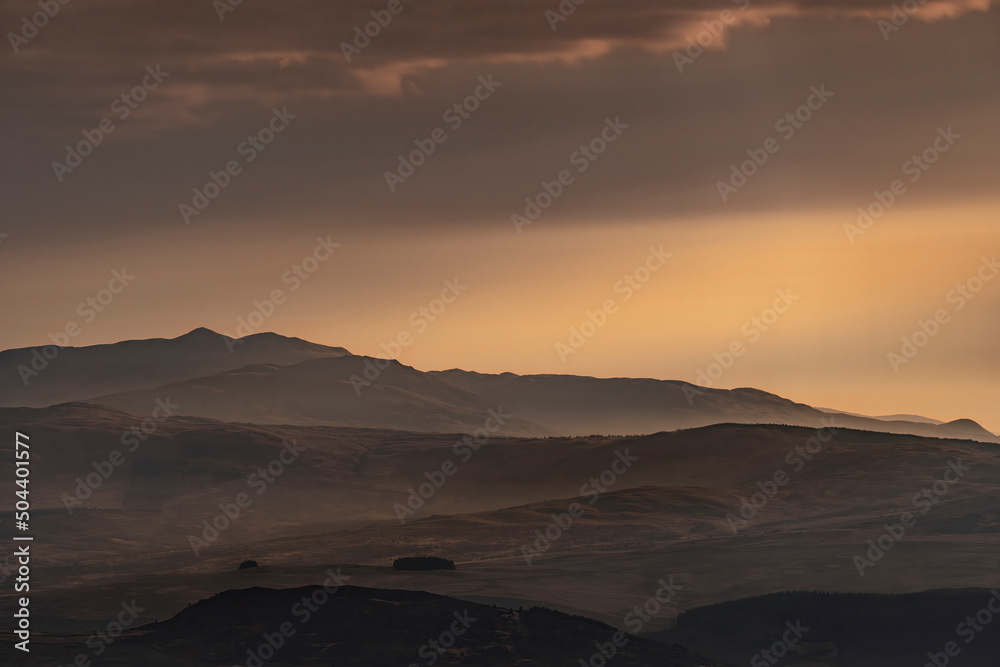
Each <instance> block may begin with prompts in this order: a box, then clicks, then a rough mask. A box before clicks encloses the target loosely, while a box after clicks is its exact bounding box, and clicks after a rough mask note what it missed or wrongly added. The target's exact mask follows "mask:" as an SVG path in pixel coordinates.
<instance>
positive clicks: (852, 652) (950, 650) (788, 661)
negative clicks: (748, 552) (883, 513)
mask: <svg viewBox="0 0 1000 667" xmlns="http://www.w3.org/2000/svg"><path fill="white" fill-rule="evenodd" d="M789 623H791V624H792V626H795V625H800V626H801V627H802V628H808V632H806V633H805V634H804V636H803V637H802V639H801V640H797V641H796V642H795V644H794V645H793V646H790V647H789V650H788V652H787V655H782V656H781V664H784V665H789V667H792V666H798V665H803V666H804V665H809V666H810V667H896V666H897V665H898V666H900V667H903V666H909V665H913V666H914V667H919V666H920V665H925V664H930V665H936V666H937V667H945V665H948V666H949V667H987V666H988V665H998V664H1000V591H998V590H997V589H993V590H986V589H965V590H939V591H927V592H923V593H911V594H906V595H860V594H850V593H849V594H843V593H840V594H834V593H805V592H794V593H777V594H773V595H763V596H756V597H752V598H745V599H742V600H734V601H731V602H725V603H722V604H717V605H711V606H708V607H700V608H697V609H692V610H689V611H686V612H684V613H682V614H681V615H680V617H679V618H678V628H677V630H676V631H670V632H659V633H655V634H648V635H646V636H647V637H650V638H655V639H658V640H661V641H666V642H674V641H683V642H684V644H685V645H687V646H690V647H692V648H694V649H695V650H698V651H700V652H702V653H704V654H706V655H709V656H711V657H712V658H714V659H717V660H728V661H732V662H736V663H737V664H746V663H747V661H748V660H751V656H754V655H756V654H758V653H759V652H760V651H762V650H767V649H768V648H769V647H771V646H773V644H774V643H775V642H776V641H782V640H783V639H784V635H785V634H786V631H787V630H788V625H787V624H789ZM719 637H725V638H726V641H724V642H720V641H718V638H719ZM793 638H794V637H793ZM784 653H785V651H784V650H783V649H782V648H779V649H778V650H777V651H775V652H774V653H773V654H772V655H774V656H775V657H778V654H784ZM761 659H762V661H761V662H759V664H761V665H764V664H771V663H769V662H768V661H767V659H766V657H763V656H762V658H761ZM751 664H758V663H754V662H753V661H752V660H751Z"/></svg>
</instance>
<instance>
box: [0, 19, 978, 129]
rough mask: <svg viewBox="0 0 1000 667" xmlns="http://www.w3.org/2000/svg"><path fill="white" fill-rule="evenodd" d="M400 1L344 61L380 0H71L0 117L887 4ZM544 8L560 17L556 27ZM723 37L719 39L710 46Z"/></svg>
mask: <svg viewBox="0 0 1000 667" xmlns="http://www.w3.org/2000/svg"><path fill="white" fill-rule="evenodd" d="M224 1H225V0H220V2H224ZM400 2H401V5H400V6H401V8H402V9H401V11H400V12H399V13H398V14H396V15H395V16H393V17H392V20H391V22H389V24H388V25H386V26H385V27H381V28H380V32H379V34H378V35H377V36H376V37H374V38H372V39H371V43H370V44H369V45H368V46H366V47H365V48H363V49H361V50H360V51H361V52H360V53H354V54H353V55H352V58H351V62H350V63H348V62H347V59H346V58H345V56H344V53H343V48H344V46H343V45H344V44H345V43H347V44H349V43H351V42H352V41H353V40H354V38H355V30H356V29H361V30H363V29H364V27H365V25H366V24H368V23H370V22H372V21H373V20H374V19H373V16H372V12H373V11H375V12H382V11H384V7H385V5H384V4H382V3H374V4H373V3H360V2H332V3H326V2H315V1H307V0H285V1H283V2H281V3H263V2H257V3H254V2H249V1H247V2H243V3H242V4H240V5H238V6H236V7H234V8H233V11H231V12H226V13H224V14H223V19H224V20H220V18H219V16H218V14H217V12H216V9H215V8H214V7H213V3H211V2H208V1H207V0H206V1H205V2H193V3H192V2H183V3H179V2H173V1H171V0H153V1H148V0H145V1H141V0H92V1H88V2H86V3H83V2H76V3H70V4H68V5H65V6H63V8H62V9H61V11H60V13H59V14H58V15H57V16H55V17H53V18H52V19H50V20H49V22H48V24H47V25H46V26H44V27H43V28H42V29H41V30H39V34H38V35H37V36H36V37H34V38H32V39H31V40H30V43H29V44H27V45H23V46H21V48H20V53H19V54H17V55H15V54H13V53H12V51H8V52H7V54H6V55H5V56H4V57H3V58H2V60H0V76H2V77H3V78H4V81H5V91H8V93H9V94H8V95H7V96H6V99H7V100H8V101H7V102H6V104H5V106H6V111H8V112H12V113H13V114H14V115H15V116H16V115H23V116H34V117H35V118H42V117H45V116H46V115H51V116H53V117H54V118H53V121H54V122H55V123H56V124H57V125H58V124H59V120H58V117H59V116H60V115H61V114H60V113H59V112H56V113H52V111H51V106H52V105H55V104H60V105H63V106H64V107H70V108H72V109H74V110H82V109H89V110H91V111H92V112H96V111H97V110H98V109H100V108H101V107H103V106H104V105H106V103H107V100H108V99H111V98H113V97H114V96H116V95H117V94H119V93H120V92H121V90H122V87H123V86H127V85H130V84H129V83H128V82H129V80H130V77H132V76H135V74H136V73H137V72H141V70H142V69H143V67H145V65H147V64H152V63H163V64H164V66H165V67H168V68H171V71H172V72H175V78H174V80H173V81H172V85H173V86H174V87H175V90H174V91H173V92H172V93H168V94H169V95H170V96H171V101H170V104H169V105H168V106H169V115H167V116H163V115H160V116H158V117H157V121H156V125H157V127H158V129H160V130H165V129H168V128H169V126H170V125H171V124H172V125H174V126H175V127H176V128H179V129H183V128H187V127H190V126H191V125H194V124H206V125H210V124H212V123H213V122H216V121H217V120H218V118H219V117H220V116H222V115H224V113H219V111H218V109H217V108H216V107H218V105H227V104H234V103H246V102H249V103H254V102H262V104H264V105H266V104H267V103H268V101H269V100H271V99H272V98H275V97H282V96H288V95H290V94H294V95H296V96H298V97H300V98H309V97H315V98H320V99H323V98H330V97H336V96H372V95H376V96H405V95H408V94H419V87H418V86H416V85H415V84H414V82H413V80H412V79H413V77H414V76H415V75H419V74H421V73H426V72H428V71H431V70H435V69H442V68H448V67H450V66H465V65H469V64H475V63H482V64H483V65H484V66H485V65H489V64H499V63H523V64H526V65H538V66H545V65H550V64H554V63H559V64H566V63H579V62H583V61H587V60H593V59H597V58H601V57H605V56H607V55H608V54H610V53H613V52H615V51H619V50H626V49H637V48H638V49H643V50H648V51H652V52H654V53H662V54H665V55H666V54H669V53H670V52H671V51H673V50H674V49H678V48H683V47H684V46H685V45H686V44H687V43H689V40H690V39H691V38H692V36H693V35H695V34H697V32H698V31H701V30H703V29H704V26H703V22H704V21H712V20H714V19H717V18H718V17H719V15H720V12H722V11H724V10H728V11H731V12H733V14H734V18H733V20H732V21H731V22H730V25H729V26H728V27H727V30H730V29H732V28H734V27H735V28H740V27H746V26H755V27H760V26H766V25H768V23H769V22H770V21H771V20H772V19H774V18H776V17H788V16H792V17H823V18H836V17H865V18H868V19H872V20H874V19H876V18H878V17H884V16H888V15H890V14H891V12H892V7H891V6H888V5H887V4H886V3H885V2H883V1H878V2H876V1H874V0H870V1H869V0H848V1H847V2H843V1H841V0H837V1H834V0H794V1H788V0H762V1H755V0H709V1H708V2H705V1H704V0H672V1H669V2H656V3H650V2H646V1H640V0H587V2H585V3H583V4H581V5H576V4H574V3H573V2H572V0H563V2H562V3H560V2H558V1H556V0H548V1H539V0H458V1H456V2H449V3H437V2H412V1H410V0H400ZM913 2H916V0H913ZM990 5H991V0H927V1H926V2H925V3H924V4H922V5H921V6H920V9H919V10H918V11H917V13H916V16H917V17H918V18H921V19H925V20H938V19H946V18H953V17H956V16H960V15H962V14H964V13H967V12H971V11H986V10H988V9H989V7H990ZM561 8H562V11H563V13H562V14H560V13H559V12H560V9H561ZM37 9H38V7H37V5H36V3H35V2H33V1H30V0H23V1H17V2H6V3H4V4H3V7H2V9H0V26H6V27H7V29H8V30H11V31H17V30H18V29H19V26H20V24H21V20H22V17H23V16H27V15H31V14H32V13H34V12H36V11H37ZM570 9H572V14H570V13H569V10H570ZM547 13H548V14H547ZM387 15H388V14H385V13H383V14H382V16H383V17H385V16H387ZM553 16H557V17H560V18H564V19H565V20H560V21H559V22H558V23H554V22H553V20H552V17H553ZM383 20H384V19H383ZM553 25H554V26H555V29H553ZM373 27H374V26H373ZM372 32H374V30H373V31H372ZM359 43H363V42H359ZM725 43H726V35H725V34H723V35H721V36H720V38H719V39H718V40H717V41H716V43H715V44H713V48H724V45H725ZM181 81H183V86H184V87H183V88H181V84H180V82H181ZM165 90H166V88H165ZM45 107H47V108H45ZM150 117H152V116H151V115H150ZM43 125H44V124H43ZM69 126H70V127H75V124H74V123H69ZM43 131H44V130H43Z"/></svg>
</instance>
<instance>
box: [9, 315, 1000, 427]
mask: <svg viewBox="0 0 1000 667" xmlns="http://www.w3.org/2000/svg"><path fill="white" fill-rule="evenodd" d="M0 368H4V369H6V372H4V373H3V374H2V376H0V407H45V406H51V405H57V404H60V403H68V402H87V403H96V404H100V405H104V406H108V407H115V408H120V409H123V410H127V411H129V412H132V413H135V414H137V415H144V414H149V413H150V412H151V411H152V410H153V409H154V408H155V406H156V404H157V401H158V400H159V401H162V400H166V399H169V400H170V402H171V404H173V405H176V406H177V407H176V412H175V414H178V415H187V416H195V417H205V418H211V419H218V420H221V421H229V422H250V423H256V424H301V425H304V424H314V425H326V426H346V427H369V428H391V429H400V430H407V431H419V432H452V433H472V432H475V430H476V429H480V428H488V429H489V430H490V432H491V434H493V433H495V434H498V435H513V436H532V437H538V436H579V435H587V434H641V433H656V432H659V431H672V430H677V429H683V428H697V427H700V426H707V425H710V424H718V423H774V424H788V425H795V426H809V427H813V428H819V427H821V426H823V425H825V424H828V423H830V420H831V419H833V421H834V422H835V423H836V424H838V425H840V426H844V427H849V428H856V429H864V430H871V431H879V432H888V433H903V434H911V435H922V436H928V437H942V438H967V439H975V440H980V441H985V442H1000V438H998V437H997V436H996V435H995V434H993V433H991V432H989V431H987V430H986V429H984V428H983V427H982V426H980V425H979V424H978V423H976V422H975V421H973V420H971V419H959V420H956V421H952V422H948V423H941V422H939V421H937V420H934V419H930V418H926V417H919V416H913V415H893V416H889V417H868V416H864V415H856V414H852V413H847V412H842V411H836V410H830V409H819V408H813V407H810V406H808V405H805V404H803V403H797V402H794V401H792V400H789V399H786V398H783V397H781V396H777V395H775V394H771V393H768V392H765V391H761V390H759V389H752V388H737V389H713V388H708V387H698V386H695V385H693V384H690V383H687V382H682V381H670V380H656V379H648V378H594V377H581V376H575V375H515V374H513V373H502V374H497V375H490V374H482V373H476V372H472V371H466V370H459V369H452V370H446V371H430V372H425V371H420V370H417V369H415V368H412V367H410V366H406V365H404V364H401V363H399V362H398V361H395V360H387V359H380V358H375V357H368V356H360V355H353V354H351V353H350V352H348V351H347V350H345V349H344V348H340V347H328V346H325V345H319V344H316V343H310V342H308V341H304V340H301V339H299V338H289V337H285V336H280V335H278V334H274V333H260V334H254V335H251V336H247V337H245V338H240V339H232V338H229V337H227V336H223V335H221V334H218V333H215V332H213V331H211V330H209V329H205V328H200V329H196V330H194V331H191V332H190V333H187V334H185V335H183V336H180V337H178V338H173V339H161V338H157V339H149V340H130V341H123V342H120V343H114V344H108V345H95V346H91V347H79V348H76V347H65V348H59V347H55V346H48V347H40V348H21V349H14V350H6V351H4V352H0ZM491 415H502V417H501V418H496V417H491ZM495 422H500V423H499V424H497V423H495Z"/></svg>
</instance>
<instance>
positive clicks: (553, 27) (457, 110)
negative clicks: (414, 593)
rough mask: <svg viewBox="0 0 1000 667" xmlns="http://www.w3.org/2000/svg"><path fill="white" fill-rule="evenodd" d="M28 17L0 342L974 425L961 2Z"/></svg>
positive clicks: (977, 329)
mask: <svg viewBox="0 0 1000 667" xmlns="http://www.w3.org/2000/svg"><path fill="white" fill-rule="evenodd" d="M55 4H58V3H55ZM42 5H45V6H50V12H53V11H54V10H52V9H51V5H49V3H46V2H44V1H43V2H42ZM894 7H895V9H894ZM914 10H915V11H914ZM39 11H41V10H40V9H39V4H38V3H37V2H30V1H29V2H22V1H19V0H18V1H15V0H3V1H2V2H0V28H2V29H3V31H4V32H5V33H6V42H7V44H5V45H3V46H2V47H0V90H2V91H3V95H2V97H0V113H2V114H3V119H4V122H3V123H2V124H0V140H2V145H3V147H4V150H3V152H2V155H0V165H2V170H3V172H2V176H3V183H4V196H3V197H2V201H0V280H2V283H3V285H5V286H6V287H5V288H4V289H3V290H2V291H0V294H2V296H0V306H2V307H3V312H4V319H3V324H2V326H0V348H15V347H31V346H36V345H41V344H44V343H48V342H49V341H50V340H52V339H53V336H54V337H55V338H59V333H60V332H65V331H66V329H67V327H69V328H70V330H71V331H73V332H74V333H75V334H76V335H74V336H72V338H71V339H69V344H71V345H92V344H98V343H107V342H113V341H117V340H123V339H131V338H150V337H174V336H177V335H181V334H183V333H185V332H186V331H189V330H191V329H193V328H196V327H199V326H206V327H209V328H211V329H213V330H216V331H219V332H221V333H226V334H228V335H241V334H243V333H247V332H254V333H256V332H260V331H276V332H278V333H282V334H285V335H290V336H298V337H301V338H305V339H308V340H312V341H315V342H320V343H326V344H330V345H339V346H343V347H346V348H347V349H349V350H350V351H352V352H354V353H356V354H368V355H373V356H387V355H388V356H393V357H396V358H398V359H399V360H400V361H402V362H403V363H406V364H409V365H412V366H415V367H417V368H420V369H424V370H431V369H446V368H454V367H459V368H466V369H470V370H477V371H482V372H503V371H512V372H516V373H572V374H581V375H595V376H602V377H612V376H631V377H653V378H662V379H675V380H686V381H690V382H698V383H699V384H708V383H709V382H710V383H711V386H715V387H722V388H732V387H741V386H753V387H758V388H761V389H764V390H767V391H771V392H774V393H777V394H780V395H782V396H786V397H788V398H791V399H793V400H796V401H799V402H804V403H809V404H811V405H815V406H819V407H827V408H838V409H843V410H848V411H852V412H858V413H865V414H876V415H883V414H895V413H917V414H923V415H926V416H929V417H934V418H937V419H942V420H951V419H956V418H962V417H968V418H973V419H976V420H977V421H979V422H980V423H982V424H983V425H984V426H986V427H987V428H990V429H991V430H993V431H995V432H1000V413H998V411H997V409H996V405H997V404H998V402H1000V385H998V383H997V382H996V378H997V371H998V370H1000V351H998V348H997V346H996V340H997V339H998V335H997V334H998V329H1000V319H998V317H997V312H998V306H1000V279H994V278H995V276H996V275H997V272H998V271H1000V269H998V268H997V267H996V263H995V260H994V259H993V258H994V257H996V255H997V254H998V252H1000V231H998V230H1000V227H998V224H997V221H998V216H997V214H998V212H1000V198H998V194H997V176H998V173H997V160H996V156H997V155H998V154H1000V128H998V126H997V123H996V118H997V117H998V114H997V112H998V110H1000V87H998V83H1000V77H998V73H1000V29H998V28H1000V9H998V6H997V3H995V2H991V0H964V1H962V0H946V1H937V2H935V1H933V0H927V2H925V3H922V4H919V5H918V4H917V3H916V2H915V0H914V1H913V2H910V3H898V4H897V5H895V6H893V5H892V4H891V3H887V2H869V1H867V0H849V1H847V2H843V1H837V2H834V1H833V0H808V1H806V0H784V1H781V2H777V1H755V0H749V1H747V0H739V1H737V2H734V1H732V0H709V1H707V2H706V1H700V2H694V1H693V0H688V1H672V0H664V1H663V2H657V3H650V2H636V1H630V0H616V1H605V0H586V2H583V3H581V4H579V5H576V4H574V3H573V2H572V1H571V0H566V1H565V2H563V3H562V4H560V3H559V2H555V1H547V2H542V1H539V0H513V1H505V2H499V1H495V2H493V1H486V0H455V1H453V2H449V3H434V2H410V1H409V0H400V1H399V2H388V1H387V2H382V1H376V2H342V3H321V2H306V1H303V0H297V1H296V0H291V1H285V2H281V3H276V2H275V3H264V2H260V1H257V2H253V1H250V0H247V1H245V2H242V3H241V4H239V5H233V4H229V3H228V2H227V0H219V1H218V2H214V3H213V2H211V1H209V0H198V1H193V2H176V1H174V2H166V1H157V0H152V1H144V2H138V1H136V0H91V1H89V2H86V3H83V2H68V3H67V4H65V5H59V6H58V11H55V12H54V14H53V15H52V16H43V15H39V16H35V17H34V19H35V21H36V23H37V24H40V25H41V27H37V26H30V23H31V21H32V17H33V15H35V14H36V13H37V12H39ZM373 12H374V14H373ZM373 21H374V22H375V23H373ZM378 21H381V23H378ZM383 24H384V25H383ZM366 28H367V29H368V30H369V36H364V37H362V36H359V35H364V31H365V29H366ZM456 105H457V106H456ZM109 130H110V131H109ZM414 151H420V152H418V153H416V154H415V155H414V154H413V152H414ZM401 156H402V157H401ZM411 156H412V159H411ZM401 161H402V162H404V163H405V164H402V166H401ZM227 168H228V169H229V171H228V172H227ZM213 175H214V176H213ZM213 178H214V181H213ZM196 191H197V192H196ZM209 195H210V196H209ZM535 207H537V208H535ZM859 208H860V209H863V210H864V211H866V215H864V216H862V215H861V214H860V213H859ZM654 267H655V268H654ZM114 271H118V272H119V273H120V274H124V276H125V279H124V281H121V280H118V279H114V280H113V275H114V274H113V272H114ZM122 282H125V283H127V285H125V286H122V284H121V283H122ZM109 283H110V284H111V287H113V288H114V289H115V290H116V291H117V293H112V292H110V291H103V292H102V290H106V289H107V288H108V287H109ZM275 295H277V296H279V297H280V298H278V299H276V300H275V302H274V303H271V300H272V297H274V296H275ZM88 299H96V300H97V306H98V307H99V309H98V307H94V306H93V305H89V306H88V305H87V300H88ZM102 299H103V300H104V301H106V303H101V300H102ZM279 301H280V303H279ZM80 304H84V305H83V306H81V305H80ZM421 309H423V311H421ZM779 311H781V312H779ZM754 318H757V319H756V320H755V319H754ZM244 322H246V324H243V323H244ZM251 323H252V324H251ZM74 325H75V326H74ZM574 332H576V333H574ZM401 337H402V339H403V340H405V341H407V344H404V345H398V347H397V346H395V345H394V344H393V343H394V341H399V340H400V338H401ZM734 350H736V351H737V352H738V354H733V351H734ZM730 355H732V356H730ZM713 364H715V366H713Z"/></svg>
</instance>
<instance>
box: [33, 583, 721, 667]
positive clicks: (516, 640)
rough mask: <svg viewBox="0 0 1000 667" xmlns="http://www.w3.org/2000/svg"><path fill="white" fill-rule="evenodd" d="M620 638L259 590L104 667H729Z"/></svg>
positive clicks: (129, 648)
mask: <svg viewBox="0 0 1000 667" xmlns="http://www.w3.org/2000/svg"><path fill="white" fill-rule="evenodd" d="M328 591H330V592H328ZM616 632H617V631H616V630H615V629H614V628H612V627H610V626H607V625H604V624H603V623H599V622H597V621H593V620H590V619H587V618H583V617H579V616H569V615H567V614H563V613H560V612H556V611H551V610H548V609H541V608H532V609H525V610H509V609H503V608H498V607H492V606H486V605H480V604H474V603H471V602H464V601H462V600H456V599H454V598H448V597H444V596H440V595H432V594H430V593H424V592H420V591H398V590H380V589H372V588H360V587H356V586H341V587H339V588H329V589H328V588H326V587H324V586H306V587H303V588H292V589H284V590H274V589H268V588H249V589H243V590H230V591H226V592H224V593H220V594H218V595H216V596H214V597H212V598H210V599H208V600H203V601H201V602H199V603H197V604H195V605H192V606H191V607H188V608H187V609H185V610H184V611H182V612H181V613H179V614H177V616H175V617H174V618H172V619H170V620H167V621H164V622H160V623H154V624H151V625H146V626H143V627H140V628H137V629H136V630H133V631H131V632H129V633H127V634H126V635H124V636H123V637H122V638H120V639H119V640H118V641H116V642H114V643H113V644H112V645H110V646H108V647H107V649H106V651H105V652H104V653H103V655H102V656H101V659H100V664H102V665H109V666H110V665H130V666H135V665H144V666H146V667H159V666H165V665H181V664H183V665H191V666H195V667H198V666H208V665H213V666H214V665H225V666H227V667H228V666H230V665H249V666H253V665H258V666H259V665H261V664H266V665H269V666H270V667H281V666H285V665H296V666H313V665H317V666H318V665H324V666H329V665H338V666H345V667H346V666H349V665H357V666H359V667H389V666H392V667H398V666H399V665H412V664H417V665H431V664H434V665H468V666H477V665H483V666H486V665H490V666H493V665H496V666H500V665H518V666H519V667H531V666H535V665H537V666H539V667H542V666H545V667H561V666H565V667H577V666H578V665H579V664H580V660H581V659H583V660H584V661H585V662H586V663H589V662H590V660H591V656H593V655H594V654H595V652H597V651H598V650H599V648H598V647H596V646H595V642H598V643H600V644H604V645H605V649H606V650H607V651H608V655H609V656H611V655H613V659H612V660H613V664H614V665H616V666H618V667H653V666H654V665H655V666H656V667H722V666H721V665H720V664H719V663H715V662H710V661H707V660H705V659H703V658H699V657H698V656H695V655H693V654H692V653H690V652H688V651H687V650H685V649H684V648H682V647H680V646H672V645H665V644H661V643H657V642H653V641H651V640H648V639H641V638H637V637H632V636H626V635H619V637H620V638H622V637H624V638H625V639H626V640H627V641H624V642H621V641H620V643H622V644H623V645H622V646H621V647H620V648H617V649H615V653H614V654H612V653H611V650H612V649H611V648H609V647H614V644H613V643H612V638H613V636H614V635H615V633H616ZM80 639H81V640H82V639H83V638H80ZM82 643H83V642H82V641H81V642H80V643H76V642H74V641H72V639H71V638H67V641H65V642H58V643H54V642H53V640H52V639H51V638H50V639H49V640H48V641H47V642H45V643H44V644H43V645H41V646H36V649H35V651H34V652H33V655H32V657H33V658H35V659H37V658H42V657H44V658H47V659H48V658H51V659H55V660H66V661H71V659H72V657H73V656H74V655H76V654H77V653H78V652H80V651H81V650H82V651H84V652H87V649H86V647H85V646H81V645H80V644H82ZM439 649H440V650H439ZM36 653H39V654H40V655H36ZM612 660H608V662H609V663H611V662H612ZM597 664H602V663H601V662H600V661H599V660H598V661H597Z"/></svg>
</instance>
